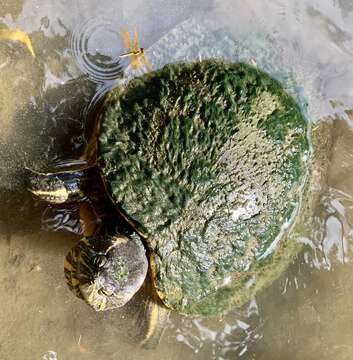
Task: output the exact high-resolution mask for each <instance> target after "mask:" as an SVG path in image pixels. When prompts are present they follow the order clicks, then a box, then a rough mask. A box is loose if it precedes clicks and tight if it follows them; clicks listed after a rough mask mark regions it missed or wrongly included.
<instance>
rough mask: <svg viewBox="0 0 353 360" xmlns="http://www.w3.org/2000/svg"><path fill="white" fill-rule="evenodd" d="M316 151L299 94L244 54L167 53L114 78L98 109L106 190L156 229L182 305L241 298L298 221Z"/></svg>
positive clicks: (220, 307) (165, 274) (167, 293)
mask: <svg viewBox="0 0 353 360" xmlns="http://www.w3.org/2000/svg"><path fill="white" fill-rule="evenodd" d="M309 155H310V146H309V139H308V126H307V123H306V121H305V119H304V117H303V116H302V114H301V112H300V110H299V107H298V106H297V104H296V103H295V102H294V100H293V99H292V98H291V97H290V96H289V95H287V94H286V93H285V92H284V91H283V89H282V88H281V86H280V85H279V84H278V83H277V82H276V81H275V80H273V79H272V78H270V77H269V76H268V75H266V74H264V73H262V72H260V71H259V70H257V69H255V68H252V67H250V66H248V65H245V64H242V63H240V64H228V63H223V62H219V61H202V62H197V63H193V64H174V65H167V66H165V67H163V68H162V69H160V70H158V71H156V72H153V73H150V74H148V75H144V76H142V77H139V78H136V79H133V80H131V81H130V82H129V83H128V85H127V86H126V87H120V88H117V89H115V90H113V91H112V93H111V94H110V96H109V98H108V100H107V101H106V103H105V105H104V110H103V112H102V114H101V135H100V138H99V150H98V163H99V165H100V167H101V170H102V174H103V177H104V179H105V182H106V186H107V190H108V192H109V193H110V195H111V197H112V199H113V200H114V201H115V202H116V203H117V204H118V205H119V206H121V208H122V209H123V210H124V212H125V213H126V214H127V215H128V216H129V217H131V219H133V220H134V221H135V222H137V223H138V224H139V225H141V226H142V227H143V229H144V231H145V232H146V233H147V235H148V238H147V241H148V246H149V248H150V250H151V252H152V256H153V262H154V266H153V268H154V281H155V286H156V289H157V292H158V294H159V295H160V297H161V299H162V301H163V302H164V303H165V304H166V305H167V306H168V307H170V308H173V309H175V310H178V311H179V312H182V313H186V314H200V315H211V314H216V313H219V312H222V311H225V310H227V308H228V307H229V305H230V304H234V303H239V301H241V300H240V299H243V298H245V297H244V296H243V295H240V294H239V297H238V300H237V299H236V298H237V297H236V296H235V293H236V292H237V291H241V289H242V288H244V287H245V283H247V282H249V281H250V280H251V279H252V276H254V274H255V273H256V276H257V277H258V276H259V275H261V273H262V272H261V271H258V269H260V268H262V269H265V268H266V266H267V264H269V263H271V261H272V260H271V258H272V256H273V254H274V252H275V249H276V248H278V246H276V244H277V243H278V242H280V241H281V239H282V238H284V237H285V236H284V235H285V234H286V232H287V229H288V228H289V227H290V224H292V223H293V221H294V218H295V216H296V214H297V211H298V208H299V206H300V194H301V193H302V191H303V188H304V186H305V183H306V179H307V176H308V169H307V159H308V158H309ZM255 269H256V271H255ZM248 286H250V285H248ZM250 287H251V286H250Z"/></svg>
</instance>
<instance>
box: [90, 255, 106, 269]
mask: <svg viewBox="0 0 353 360" xmlns="http://www.w3.org/2000/svg"><path fill="white" fill-rule="evenodd" d="M107 262H108V260H107V258H106V256H104V255H97V256H96V257H95V258H94V260H93V263H94V265H95V266H96V267H97V268H102V267H103V266H104V265H105V264H106V263H107Z"/></svg>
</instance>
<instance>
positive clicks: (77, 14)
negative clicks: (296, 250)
mask: <svg viewBox="0 0 353 360" xmlns="http://www.w3.org/2000/svg"><path fill="white" fill-rule="evenodd" d="M6 26H8V27H14V28H20V29H22V30H24V31H27V32H28V33H29V35H30V38H31V40H32V43H33V47H34V50H35V52H36V54H37V55H38V56H37V58H36V59H35V60H33V58H32V57H31V56H30V54H28V53H27V52H26V49H24V48H22V47H21V45H19V44H16V43H6V42H5V43H3V42H2V43H0V169H1V173H0V175H1V176H0V197H1V202H0V252H1V254H2V255H1V257H0V289H1V291H0V302H1V304H2V307H1V309H2V310H1V311H0V322H1V324H2V326H1V328H0V358H1V359H14V360H15V359H24V358H31V359H81V358H84V359H97V358H99V359H103V358H104V359H116V358H123V359H160V358H161V359H162V358H170V359H180V358H185V359H206V358H207V359H234V358H238V357H240V358H243V359H256V360H259V359H261V360H262V359H283V358H287V359H298V358H303V359H332V358H335V359H339V360H344V359H351V358H352V357H353V345H352V335H353V327H352V325H351V324H352V323H353V315H352V311H351V309H352V308H353V296H352V293H353V285H352V279H351V273H352V271H353V265H352V250H353V248H352V246H353V239H352V236H353V229H352V223H353V185H352V184H353V174H352V171H351V169H352V167H353V147H352V143H353V131H352V130H351V128H352V125H353V112H352V111H350V110H349V109H352V108H353V68H352V64H353V5H352V1H350V0H339V1H334V0H325V1H323V0H310V1H309V0H307V1H300V2H299V1H289V0H287V1H285V0H280V1H267V2H266V3H265V2H263V1H260V0H255V1H252V2H251V3H249V2H243V1H240V0H239V1H238V0H209V1H201V0H199V1H189V0H182V1H180V2H174V1H171V0H153V1H150V2H144V1H141V0H130V1H119V2H116V1H107V2H105V3H104V4H103V5H102V3H101V2H97V1H95V0H88V1H87V0H85V1H76V2H74V3H70V4H68V2H67V1H64V0H61V1H57V2H55V4H54V3H52V2H46V1H44V0H39V1H32V0H26V1H17V0H11V1H10V0H5V3H2V6H1V8H0V27H1V28H2V27H6ZM134 26H138V29H139V33H140V43H141V46H144V47H145V48H146V54H147V55H148V58H149V59H150V60H151V62H152V63H153V65H154V66H155V67H159V66H161V65H162V64H163V63H165V62H168V61H179V60H185V59H190V60H191V59H193V60H195V59H198V58H200V57H201V58H203V57H208V56H212V57H221V58H226V59H228V60H233V61H236V60H241V61H247V62H250V63H252V64H253V65H255V66H258V67H259V68H261V69H264V70H265V71H267V72H269V73H271V74H272V76H275V77H277V78H278V79H279V80H280V81H282V83H283V85H284V86H286V87H287V88H288V90H289V91H291V92H292V94H293V95H294V96H296V98H297V99H298V101H300V102H301V105H302V107H303V110H304V111H305V112H306V113H307V115H308V117H309V118H310V119H311V120H312V121H323V120H324V119H327V118H331V119H333V120H334V130H333V137H334V147H333V151H332V154H331V163H330V170H329V173H328V176H327V181H328V189H327V191H326V192H325V194H324V196H323V197H322V199H321V204H320V207H319V209H318V211H317V214H316V216H315V218H314V219H313V223H312V229H311V230H310V232H309V234H310V236H307V237H305V238H304V237H303V238H302V239H301V241H302V242H303V243H304V248H303V251H302V253H301V254H299V255H298V257H297V259H296V260H295V261H294V262H293V263H292V265H291V266H290V268H289V269H288V270H287V271H286V272H285V273H283V274H282V276H281V277H280V278H279V279H278V280H276V281H275V283H274V284H273V285H272V286H270V287H269V288H267V289H265V290H264V291H263V292H261V293H260V294H258V295H257V296H256V298H253V299H251V301H250V302H249V303H248V304H246V305H245V306H244V307H243V308H241V309H234V310H233V311H231V312H230V313H229V314H227V315H226V316H224V317H219V318H212V319H188V318H184V317H181V316H179V315H178V314H173V315H172V316H171V319H170V321H169V323H168V326H167V329H166V331H165V334H164V336H163V339H162V341H161V343H160V345H159V346H158V348H157V349H155V350H148V351H147V350H143V349H140V348H138V347H137V346H136V339H135V335H134V334H135V333H136V331H135V332H134V326H135V320H136V319H135V317H136V316H135V314H136V313H137V312H138V310H139V305H140V302H141V301H142V300H143V296H145V295H143V294H140V296H138V297H136V299H135V300H134V301H132V302H131V303H130V304H129V305H128V306H126V307H125V308H123V309H121V310H116V311H112V312H107V313H103V314H98V313H94V312H93V311H92V310H91V309H90V308H88V307H87V306H86V305H85V304H84V303H83V302H82V301H80V300H77V299H76V298H75V297H74V296H72V294H71V293H70V292H69V290H68V289H67V288H66V285H65V284H64V275H63V260H64V257H65V255H66V253H67V251H68V250H69V249H70V248H71V247H72V246H73V244H74V243H75V242H76V241H77V240H78V237H77V235H73V234H69V233H67V232H55V233H53V232H51V233H48V232H45V231H44V230H41V229H40V227H42V228H43V227H44V228H62V229H63V228H65V227H66V228H70V229H71V230H72V228H73V227H77V226H78V223H77V219H76V222H75V211H72V213H71V216H68V213H67V209H66V210H64V209H48V208H47V209H45V207H44V206H43V205H42V204H38V203H35V202H34V201H33V199H32V198H31V197H30V196H29V195H28V193H27V192H26V191H25V189H24V178H25V172H24V166H31V167H35V168H37V169H38V170H43V169H47V168H49V167H52V166H55V164H60V163H61V162H62V161H67V160H70V159H77V158H79V157H80V156H81V155H82V154H83V153H84V149H85V146H86V145H87V133H89V131H90V127H91V126H92V124H91V123H90V122H88V120H87V122H85V119H86V116H85V115H86V114H87V109H88V108H90V107H92V106H94V104H96V103H97V102H98V101H99V99H100V98H101V96H102V95H103V94H105V93H106V92H107V91H108V90H109V88H110V87H111V86H112V85H113V83H114V81H115V78H120V77H121V75H122V74H121V71H122V68H121V66H124V67H125V65H126V64H120V63H119V62H118V55H119V53H120V52H121V49H122V45H121V43H120V38H119V31H120V30H121V29H129V30H132V29H133V28H134ZM195 43H197V44H198V47H195V46H194V45H195ZM201 50H202V51H201ZM125 70H126V73H127V74H131V72H129V71H130V70H129V69H125ZM118 81H119V80H118ZM306 103H307V105H306ZM43 214H44V215H43ZM42 216H43V219H44V220H45V221H44V222H43V223H41V217H42ZM78 231H79V229H76V232H78ZM9 314H11V316H9Z"/></svg>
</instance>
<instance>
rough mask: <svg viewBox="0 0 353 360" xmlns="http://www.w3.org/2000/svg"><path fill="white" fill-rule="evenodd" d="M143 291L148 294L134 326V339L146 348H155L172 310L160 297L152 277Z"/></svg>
mask: <svg viewBox="0 0 353 360" xmlns="http://www.w3.org/2000/svg"><path fill="white" fill-rule="evenodd" d="M143 292H144V294H146V295H147V296H146V297H145V299H144V300H143V302H142V304H141V306H140V307H139V308H140V309H139V311H138V313H137V318H136V324H135V327H134V329H135V331H136V330H137V334H136V336H134V341H137V342H139V344H140V346H141V347H142V348H144V349H154V348H156V347H157V345H158V344H159V342H160V339H161V338H162V335H163V332H164V330H165V328H166V325H167V323H168V319H169V315H170V310H169V309H168V308H166V307H165V306H164V305H163V303H162V302H161V300H160V299H159V297H158V295H157V293H156V292H155V290H154V288H153V286H152V283H151V280H150V279H147V281H146V282H145V284H144V289H143ZM135 331H134V332H135Z"/></svg>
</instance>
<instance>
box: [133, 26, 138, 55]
mask: <svg viewBox="0 0 353 360" xmlns="http://www.w3.org/2000/svg"><path fill="white" fill-rule="evenodd" d="M138 43H139V39H138V33H137V28H136V27H135V29H134V43H133V51H138V49H139V45H138Z"/></svg>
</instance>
